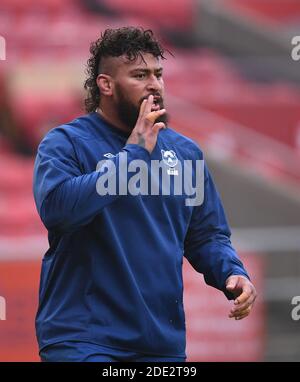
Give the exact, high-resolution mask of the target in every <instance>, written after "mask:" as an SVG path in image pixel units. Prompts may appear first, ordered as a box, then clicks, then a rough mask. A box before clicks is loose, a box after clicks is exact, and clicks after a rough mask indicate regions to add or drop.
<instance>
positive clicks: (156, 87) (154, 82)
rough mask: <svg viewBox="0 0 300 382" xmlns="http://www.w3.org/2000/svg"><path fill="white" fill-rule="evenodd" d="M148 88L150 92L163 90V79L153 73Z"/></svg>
mask: <svg viewBox="0 0 300 382" xmlns="http://www.w3.org/2000/svg"><path fill="white" fill-rule="evenodd" d="M147 90H148V91H149V92H153V91H154V92H161V90H162V83H161V81H160V80H159V79H158V78H157V77H156V76H155V75H154V74H153V75H151V76H149V81H148V83H147Z"/></svg>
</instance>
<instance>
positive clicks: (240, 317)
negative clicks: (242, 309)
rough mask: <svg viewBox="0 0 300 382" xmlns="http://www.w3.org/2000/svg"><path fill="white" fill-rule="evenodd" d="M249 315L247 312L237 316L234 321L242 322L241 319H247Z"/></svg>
mask: <svg viewBox="0 0 300 382" xmlns="http://www.w3.org/2000/svg"><path fill="white" fill-rule="evenodd" d="M249 314H250V312H247V313H245V314H242V315H240V316H238V317H235V320H242V319H243V318H246V317H248V316H249Z"/></svg>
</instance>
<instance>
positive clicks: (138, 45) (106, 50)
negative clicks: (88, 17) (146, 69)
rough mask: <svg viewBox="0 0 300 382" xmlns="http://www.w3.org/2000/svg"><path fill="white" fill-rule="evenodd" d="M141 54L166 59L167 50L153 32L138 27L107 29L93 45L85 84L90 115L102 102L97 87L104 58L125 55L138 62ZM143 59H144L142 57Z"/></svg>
mask: <svg viewBox="0 0 300 382" xmlns="http://www.w3.org/2000/svg"><path fill="white" fill-rule="evenodd" d="M141 52H144V53H151V54H153V56H154V57H161V58H162V59H165V57H164V52H165V49H164V48H163V47H162V46H161V45H160V43H159V42H158V41H157V40H156V39H155V38H154V34H153V32H152V30H150V29H147V30H144V29H143V28H136V27H123V28H118V29H106V30H105V31H104V32H103V33H102V34H101V36H100V38H99V39H98V40H96V41H94V42H92V43H91V46H90V53H91V57H90V58H89V59H88V61H87V69H86V73H87V75H88V78H87V79H86V81H85V83H84V88H85V90H87V98H86V99H85V101H84V103H85V110H86V112H88V113H90V112H92V111H95V110H96V109H97V107H98V106H99V102H100V91H99V88H98V86H97V82H96V80H97V77H98V74H99V68H100V66H101V60H102V59H103V58H104V57H119V56H123V55H125V56H126V57H127V59H129V60H132V61H134V60H136V59H137V57H138V56H139V55H140V56H141V57H142V55H141ZM142 58H143V57H142Z"/></svg>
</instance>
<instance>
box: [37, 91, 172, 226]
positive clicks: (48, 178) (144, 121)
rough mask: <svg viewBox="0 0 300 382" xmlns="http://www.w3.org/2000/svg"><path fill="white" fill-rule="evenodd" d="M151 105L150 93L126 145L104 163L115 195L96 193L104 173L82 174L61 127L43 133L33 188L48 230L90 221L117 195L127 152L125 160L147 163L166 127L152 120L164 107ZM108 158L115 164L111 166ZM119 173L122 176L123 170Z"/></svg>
mask: <svg viewBox="0 0 300 382" xmlns="http://www.w3.org/2000/svg"><path fill="white" fill-rule="evenodd" d="M152 104H153V96H152V95H150V96H149V97H148V99H147V100H144V101H143V103H142V105H141V107H140V113H139V117H138V119H137V123H136V125H135V127H134V129H133V130H132V132H131V135H130V136H129V138H128V141H127V144H126V146H125V147H124V148H123V150H122V151H121V152H120V153H119V154H118V155H116V157H115V158H113V159H110V160H109V161H106V162H107V163H108V162H110V164H108V166H107V167H106V166H103V167H106V168H107V170H108V168H112V169H115V170H116V171H115V172H114V171H113V172H112V173H111V172H109V174H111V175H112V176H114V175H115V174H117V176H116V195H111V194H110V195H101V196H100V195H99V194H98V193H97V181H98V180H99V177H101V176H103V175H104V174H106V172H105V173H104V174H103V173H102V172H101V168H100V172H98V171H93V172H92V173H90V174H83V173H82V171H81V169H80V163H79V161H78V158H77V157H76V153H75V150H74V147H73V143H72V141H71V139H70V138H69V137H68V135H67V134H66V133H65V131H64V130H63V129H59V128H57V129H54V130H52V131H51V132H50V133H49V134H48V135H47V136H46V138H45V139H44V140H43V141H42V143H41V144H40V146H39V149H38V154H37V158H36V161H35V167H34V184H33V190H34V198H35V202H36V206H37V210H38V212H39V214H40V217H41V219H42V221H43V223H44V225H45V226H46V227H47V228H48V229H56V230H59V231H68V232H69V231H74V230H76V229H77V228H78V227H80V226H83V225H86V224H88V223H90V222H91V221H92V220H93V219H94V217H95V216H96V215H97V214H99V213H100V212H101V210H102V209H103V208H104V207H105V206H107V205H109V204H110V203H112V202H114V201H115V200H116V199H117V198H119V197H120V195H118V185H119V183H118V182H119V180H120V179H119V167H120V161H121V159H122V160H123V158H124V155H123V154H124V153H127V163H129V162H131V161H132V160H133V159H143V160H144V161H145V162H146V163H150V153H151V152H152V150H153V149H154V147H155V145H156V141H157V135H158V133H159V131H160V130H161V129H162V128H165V125H164V123H159V122H158V123H155V120H156V119H157V118H158V117H159V116H161V115H163V114H164V113H165V112H166V110H165V109H161V110H158V111H153V112H151V110H152V109H151V108H152ZM111 161H113V165H114V166H111V165H112V163H111ZM123 166H124V161H123ZM103 167H102V168H103ZM120 174H121V176H122V171H120ZM128 175H129V174H128ZM133 175H134V174H133V173H131V176H133ZM102 179H103V178H102ZM129 179H130V175H129V176H128V179H126V178H124V179H121V182H122V181H124V182H126V184H127V181H128V180H129Z"/></svg>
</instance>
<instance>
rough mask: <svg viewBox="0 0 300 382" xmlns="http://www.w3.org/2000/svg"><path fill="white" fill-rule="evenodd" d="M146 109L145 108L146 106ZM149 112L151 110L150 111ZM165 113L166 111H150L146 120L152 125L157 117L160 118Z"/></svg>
mask: <svg viewBox="0 0 300 382" xmlns="http://www.w3.org/2000/svg"><path fill="white" fill-rule="evenodd" d="M146 108H147V106H146ZM150 110H151V109H150ZM165 112H166V109H161V110H157V111H152V112H151V113H148V114H147V115H146V117H145V118H146V119H147V120H148V121H149V122H151V123H152V124H153V123H154V122H155V121H156V119H157V118H158V117H160V116H161V115H163V114H165Z"/></svg>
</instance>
